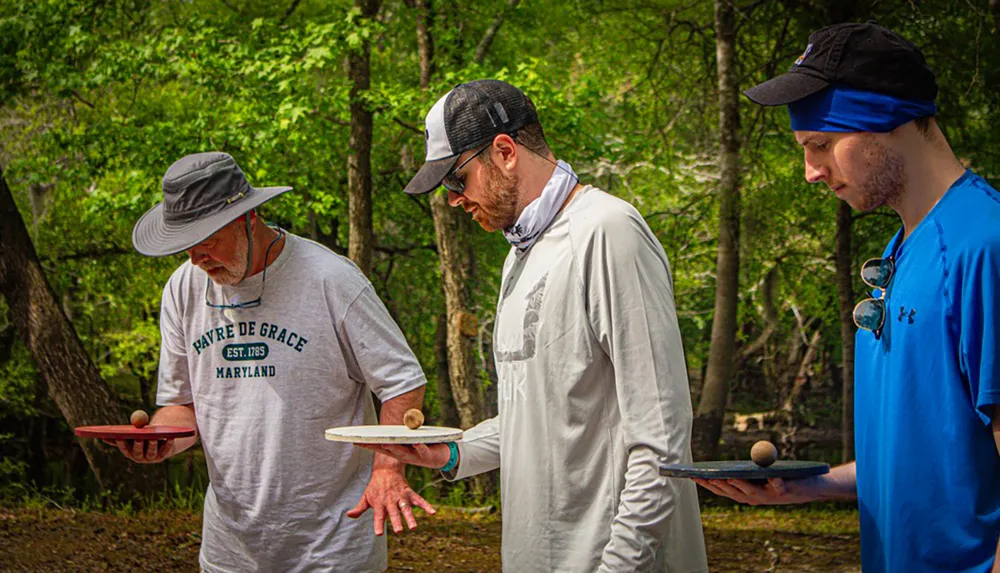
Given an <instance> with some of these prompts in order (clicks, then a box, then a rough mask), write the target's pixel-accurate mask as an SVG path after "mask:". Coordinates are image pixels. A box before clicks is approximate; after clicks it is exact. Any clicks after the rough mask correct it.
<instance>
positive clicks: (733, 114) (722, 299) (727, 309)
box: [692, 0, 740, 459]
mask: <svg viewBox="0 0 1000 573" xmlns="http://www.w3.org/2000/svg"><path fill="white" fill-rule="evenodd" d="M715 29H716V41H715V48H716V49H715V53H716V62H717V75H718V82H719V96H718V97H719V143H720V144H719V169H720V177H719V247H718V255H717V258H716V283H717V284H716V291H715V317H714V320H713V321H712V342H711V346H710V348H709V356H708V371H707V372H706V374H705V382H704V386H703V388H702V392H701V401H700V402H699V404H698V412H697V414H696V416H695V420H694V428H693V435H692V442H693V443H692V447H693V450H694V453H695V457H696V458H698V459H709V458H713V457H715V454H716V451H717V446H718V443H719V437H720V435H721V434H722V419H723V416H724V415H725V409H726V402H727V400H728V397H729V382H730V378H731V377H732V374H733V365H734V362H735V358H736V307H737V300H738V296H739V292H738V287H739V270H740V259H739V244H740V243H739V233H740V139H739V121H740V107H739V105H740V104H739V90H738V85H737V84H738V81H737V77H736V24H735V14H734V9H733V5H732V0H716V1H715Z"/></svg>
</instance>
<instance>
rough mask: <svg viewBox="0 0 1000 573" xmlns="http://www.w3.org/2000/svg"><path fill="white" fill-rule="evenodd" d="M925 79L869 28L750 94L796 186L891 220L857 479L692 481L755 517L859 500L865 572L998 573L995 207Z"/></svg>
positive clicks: (821, 43)
mask: <svg viewBox="0 0 1000 573" xmlns="http://www.w3.org/2000/svg"><path fill="white" fill-rule="evenodd" d="M937 91H938V88H937V84H936V81H935V79H934V73H933V72H932V71H931V70H930V68H929V67H928V66H927V64H926V62H925V61H924V57H923V55H922V54H921V53H920V51H919V50H918V49H917V48H916V47H915V46H914V45H913V44H911V43H910V42H908V41H906V40H904V39H902V38H900V37H899V36H897V35H896V34H894V33H892V32H890V31H889V30H886V29H885V28H881V27H879V26H877V25H875V24H872V23H868V24H839V25H835V26H830V27H827V28H823V29H821V30H819V31H817V32H815V33H813V34H812V35H811V36H810V37H809V43H808V46H807V47H806V50H805V53H804V54H803V55H802V56H801V57H800V58H799V59H798V60H796V62H795V64H794V65H793V66H792V68H791V70H790V71H789V72H788V73H786V74H784V75H781V76H778V77H776V78H773V79H771V80H769V81H766V82H764V83H763V84H760V85H758V86H756V87H753V88H751V89H749V90H747V91H746V95H747V97H749V98H750V99H751V100H753V101H754V102H756V103H758V104H761V105H768V106H776V105H787V106H788V111H789V115H790V116H791V125H792V130H793V131H794V133H795V139H796V141H797V142H798V143H799V144H800V145H801V146H802V147H803V148H804V150H805V165H806V171H805V173H806V179H807V180H808V181H809V182H810V183H817V182H820V181H822V182H823V183H826V185H827V186H828V187H829V188H830V189H832V190H833V192H834V194H836V195H837V196H838V197H840V198H841V199H843V200H845V201H847V202H848V203H849V204H850V205H851V206H852V207H854V208H855V209H857V210H859V211H870V210H872V209H875V208H877V207H880V206H882V205H887V206H888V207H890V208H892V209H893V210H894V211H896V213H897V214H898V215H899V216H900V218H901V219H902V228H901V229H900V230H899V231H898V232H897V233H896V235H895V236H894V237H893V238H892V239H891V240H890V241H889V244H888V246H887V247H886V248H885V251H884V252H883V254H882V256H881V258H878V259H873V260H870V261H868V262H867V263H865V265H864V266H863V267H862V270H861V276H862V279H863V280H864V282H865V283H866V284H868V285H869V286H870V287H871V288H872V289H874V290H873V291H872V295H871V297H870V298H867V299H865V300H862V301H861V302H860V303H858V305H857V307H856V308H855V311H854V320H855V322H856V323H857V325H858V326H859V327H860V330H858V333H857V341H856V348H855V368H854V373H855V400H854V404H855V440H856V448H855V449H856V452H857V461H856V463H851V464H846V465H843V466H840V467H838V468H834V470H833V471H832V472H831V473H830V474H829V475H825V476H819V477H816V478H807V479H803V480H795V481H788V482H783V481H782V480H771V482H770V483H769V484H767V485H766V486H757V485H753V484H750V483H748V482H745V481H738V480H732V481H729V482H725V481H703V480H699V483H700V484H701V485H702V486H704V487H706V488H707V489H709V490H711V491H713V492H715V493H717V494H720V495H725V496H728V497H731V498H733V499H735V500H738V501H742V502H745V503H752V504H780V503H802V502H808V501H815V500H830V499H843V500H853V499H857V501H858V508H859V513H860V519H861V564H862V568H863V570H864V571H865V572H866V573H869V572H875V573H881V572H893V573H894V572H900V571H906V572H908V573H909V572H917V573H919V572H925V571H926V572H932V571H934V572H937V571H963V572H965V571H967V572H974V571H975V572H981V571H990V570H991V569H992V570H994V571H997V570H1000V566H998V564H997V562H996V553H997V541H998V535H1000V456H998V450H1000V437H998V436H1000V418H998V415H997V404H1000V361H998V360H997V350H998V345H1000V321H998V318H1000V317H998V315H997V303H998V295H1000V293H998V292H997V286H998V282H1000V194H998V193H997V192H996V190H994V189H993V188H992V187H991V186H990V185H989V184H988V183H986V181H984V180H983V179H981V178H980V177H978V176H976V175H975V174H974V173H973V172H972V171H970V170H967V169H965V168H964V167H963V166H962V164H961V163H960V162H959V161H958V159H956V157H955V155H954V153H953V152H952V150H951V148H950V147H949V145H948V142H947V141H946V140H945V137H944V134H943V133H942V132H941V130H940V128H939V127H938V125H937V122H936V120H935V118H934V116H935V113H936V107H935V104H934V98H935V97H936V96H937Z"/></svg>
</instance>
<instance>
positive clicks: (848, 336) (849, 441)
mask: <svg viewBox="0 0 1000 573" xmlns="http://www.w3.org/2000/svg"><path fill="white" fill-rule="evenodd" d="M995 1H996V0H991V2H990V6H991V7H993V6H995ZM827 9H828V14H829V18H830V23H831V24H838V23H840V22H850V21H856V20H863V19H865V18H867V17H869V15H870V13H871V2H869V1H867V0H830V3H829V5H828V7H827ZM994 13H996V12H994ZM998 29H1000V24H998ZM852 223H853V219H852V218H851V206H850V205H848V204H847V203H846V202H845V201H840V203H839V206H838V209H837V238H836V247H835V248H834V258H835V261H836V269H837V270H836V273H837V302H838V304H839V306H840V344H841V348H842V353H841V372H842V378H841V381H842V384H843V389H842V394H841V396H842V399H843V407H842V411H841V439H842V446H843V453H842V454H841V460H842V461H843V462H844V463H847V462H851V461H854V334H855V331H856V330H857V327H855V325H854V318H853V315H854V287H853V285H854V282H853V281H852V280H851V277H852V275H853V271H852V269H851V261H852V260H853V255H852V252H851V225H852Z"/></svg>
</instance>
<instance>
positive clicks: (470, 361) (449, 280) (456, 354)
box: [431, 192, 483, 428]
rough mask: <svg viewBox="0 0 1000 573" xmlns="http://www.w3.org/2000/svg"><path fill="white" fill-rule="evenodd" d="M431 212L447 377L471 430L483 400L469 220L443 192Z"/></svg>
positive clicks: (479, 417) (463, 422)
mask: <svg viewBox="0 0 1000 573" xmlns="http://www.w3.org/2000/svg"><path fill="white" fill-rule="evenodd" d="M431 212H432V213H433V214H434V234H435V236H436V237H437V243H438V254H439V256H440V257H441V288H442V290H444V301H445V310H446V313H447V314H448V375H449V378H450V379H451V391H452V396H453V397H454V400H455V408H456V410H458V419H459V422H460V424H461V427H462V428H471V427H472V426H474V425H475V424H477V423H478V422H480V421H481V420H482V419H483V401H482V396H481V395H480V394H481V392H480V386H479V371H478V369H477V368H476V355H475V350H476V348H475V344H476V335H477V329H476V325H477V321H476V318H475V316H474V315H473V314H472V313H471V312H470V311H469V289H468V285H469V284H471V280H470V276H469V272H468V270H469V268H470V267H471V264H470V262H469V257H470V256H471V251H470V250H469V249H467V248H465V246H466V245H467V243H466V241H464V240H461V238H462V237H464V236H465V235H467V234H468V229H467V227H468V220H467V219H463V218H460V217H458V216H457V215H456V213H455V212H454V210H453V209H452V207H451V206H449V205H448V199H447V197H445V195H444V194H442V193H437V192H434V193H432V194H431Z"/></svg>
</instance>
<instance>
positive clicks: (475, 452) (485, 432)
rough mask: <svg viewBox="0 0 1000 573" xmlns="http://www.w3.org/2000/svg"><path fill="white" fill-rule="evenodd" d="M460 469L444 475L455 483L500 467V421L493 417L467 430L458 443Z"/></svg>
mask: <svg viewBox="0 0 1000 573" xmlns="http://www.w3.org/2000/svg"><path fill="white" fill-rule="evenodd" d="M458 456H459V458H458V467H457V468H455V469H454V470H452V471H450V472H448V473H443V475H444V477H445V478H447V479H448V480H451V481H455V480H460V479H465V478H467V477H470V476H474V475H477V474H481V473H485V472H488V471H492V470H495V469H497V468H499V467H500V421H499V418H497V417H493V418H490V419H489V420H484V421H482V422H480V423H479V424H477V425H476V426H475V427H473V428H470V429H469V430H466V431H465V433H464V434H463V435H462V439H461V441H459V442H458Z"/></svg>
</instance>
